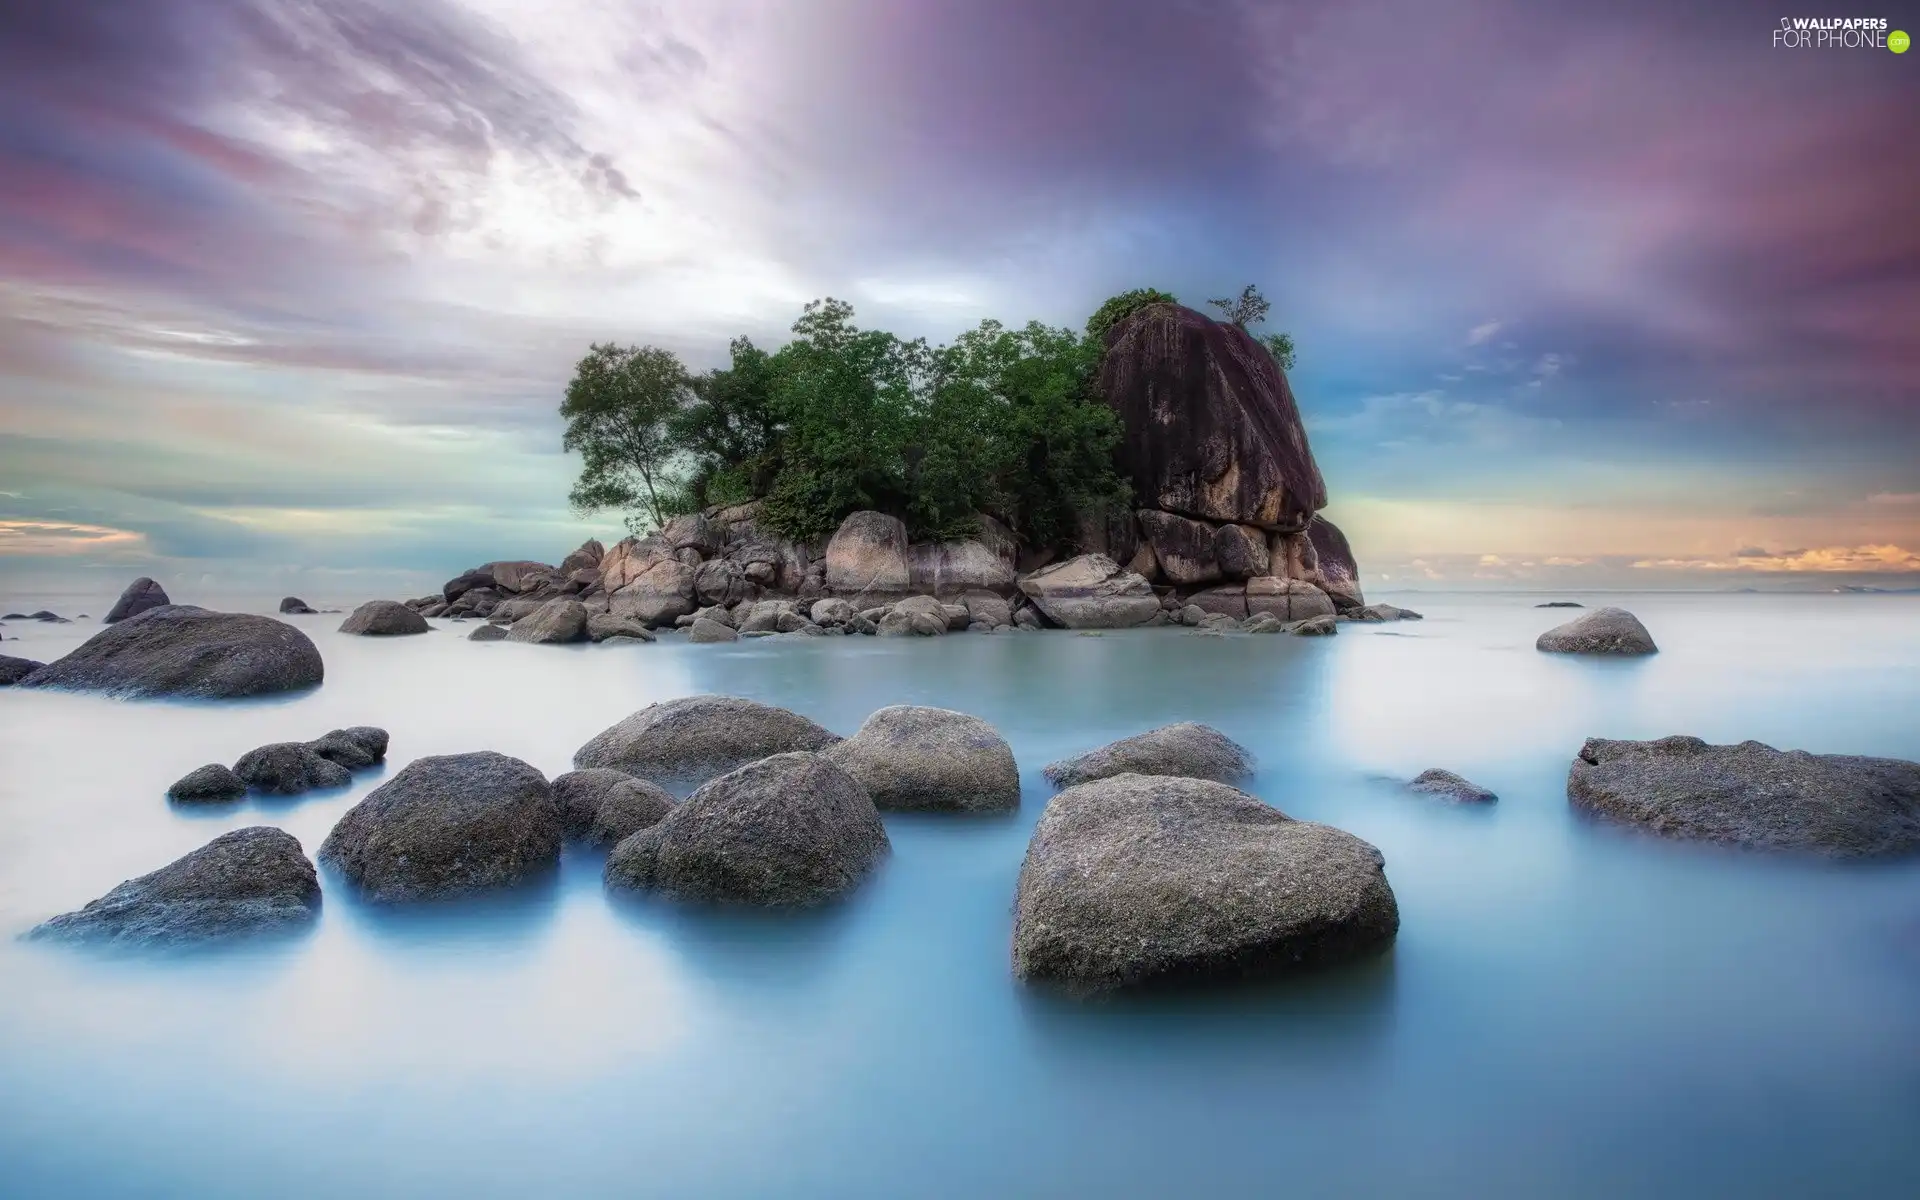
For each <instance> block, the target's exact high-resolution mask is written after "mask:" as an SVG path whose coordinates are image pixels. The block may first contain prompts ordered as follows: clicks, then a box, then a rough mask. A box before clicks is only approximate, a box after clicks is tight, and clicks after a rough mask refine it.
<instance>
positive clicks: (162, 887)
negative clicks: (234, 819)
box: [28, 825, 320, 946]
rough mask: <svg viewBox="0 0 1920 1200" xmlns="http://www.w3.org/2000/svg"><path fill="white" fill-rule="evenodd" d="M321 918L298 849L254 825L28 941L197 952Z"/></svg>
mask: <svg viewBox="0 0 1920 1200" xmlns="http://www.w3.org/2000/svg"><path fill="white" fill-rule="evenodd" d="M319 911H320V880H319V877H318V876H317V875H316V874H315V873H314V869H313V864H312V863H310V862H308V861H307V856H306V854H305V853H304V852H302V850H301V849H300V842H299V841H298V839H296V838H295V837H294V836H293V835H292V834H290V833H287V832H285V831H284V830H279V829H272V828H269V827H267V826H264V825H256V826H253V827H251V828H248V829H236V830H234V831H233V832H232V833H223V834H221V835H220V836H219V837H217V838H215V839H213V840H212V841H211V842H208V843H207V844H206V845H204V846H202V847H200V849H198V850H195V851H193V852H192V853H191V854H187V855H185V856H183V857H181V858H178V859H175V860H174V861H173V862H171V863H168V864H167V865H166V866H164V867H161V868H160V869H159V870H158V871H155V872H153V873H152V874H150V875H142V876H140V877H139V878H138V879H129V880H127V881H126V882H125V883H123V884H121V885H120V886H119V887H116V888H114V889H113V890H112V891H110V892H108V893H107V894H106V895H104V896H102V897H100V898H99V899H98V900H95V901H94V902H93V903H91V904H89V905H87V906H86V907H85V908H82V909H80V910H79V911H78V912H70V913H64V914H62V915H60V916H57V917H55V918H53V919H52V920H50V921H48V922H46V923H45V924H43V925H40V926H37V927H35V928H34V929H33V931H32V932H31V933H30V934H29V935H28V936H29V937H34V938H45V939H49V940H57V941H69V942H92V943H105V944H110V945H155V946H166V945H191V944H195V943H203V942H210V941H217V940H220V939H224V938H234V937H243V936H247V935H253V934H263V933H275V932H285V931H289V930H293V929H297V928H299V927H301V926H304V925H306V924H308V923H309V922H311V921H312V920H313V918H314V916H315V915H316V914H317V913H318V912H319Z"/></svg>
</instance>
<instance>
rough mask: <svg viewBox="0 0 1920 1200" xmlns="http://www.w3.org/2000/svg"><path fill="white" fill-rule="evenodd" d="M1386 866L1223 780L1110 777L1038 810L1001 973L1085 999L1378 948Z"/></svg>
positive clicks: (1385, 942)
mask: <svg viewBox="0 0 1920 1200" xmlns="http://www.w3.org/2000/svg"><path fill="white" fill-rule="evenodd" d="M1384 866H1385V860H1384V859H1383V857H1382V856H1381V854H1380V851H1379V850H1378V849H1376V848H1375V847H1373V846H1372V845H1369V844H1368V843H1367V842H1364V841H1362V840H1361V839H1359V838H1357V837H1355V836H1353V835H1352V834H1350V833H1346V832H1343V831H1341V830H1338V829H1335V828H1333V827H1331V826H1328V825H1319V824H1315V823H1313V822H1310V821H1296V820H1294V819H1293V818H1291V817H1289V816H1287V815H1286V814H1285V813H1283V812H1281V811H1280V810H1278V809H1276V808H1272V807H1270V806H1268V805H1266V804H1264V803H1262V802H1261V801H1259V800H1257V799H1255V798H1254V797H1252V796H1249V795H1247V794H1246V793H1244V792H1241V791H1239V790H1237V789H1235V788H1231V787H1228V786H1227V785H1225V784H1221V783H1215V782H1212V781H1210V780H1202V779H1181V778H1168V777H1163V776H1147V775H1119V776H1115V777H1113V778H1110V779H1101V780H1096V781H1094V782H1092V783H1085V784H1081V785H1079V786H1077V787H1072V788H1069V789H1067V790H1066V791H1064V792H1061V793H1060V794H1059V795H1058V796H1055V797H1054V798H1053V800H1052V801H1051V802H1050V803H1049V804H1048V805H1047V810H1046V812H1045V813H1044V814H1043V815H1042V816H1041V818H1040V823H1039V825H1038V826H1037V827H1036V828H1035V829H1034V832H1033V839H1032V841H1030V842H1029V843H1028V845H1027V855H1026V860H1025V861H1024V862H1023V863H1022V864H1021V867H1020V882H1019V885H1018V889H1017V891H1016V895H1015V903H1014V932H1013V970H1014V974H1015V975H1016V976H1018V977H1019V978H1021V979H1025V980H1031V981H1043V982H1048V983H1053V984H1057V985H1059V986H1062V987H1064V988H1066V989H1069V990H1073V991H1082V992H1099V991H1106V990H1110V989H1116V988H1128V987H1137V986H1142V985H1152V984H1160V983H1187V982H1198V981H1212V980H1239V979H1245V978H1254V977H1263V976H1271V975H1276V974H1285V973H1289V972H1292V971H1295V970H1299V969H1302V968H1308V967H1314V966H1320V965H1324V964H1328V963H1334V962H1340V961H1344V960H1349V959H1354V958H1359V957H1362V956H1365V955H1370V954H1376V953H1379V952H1381V951H1383V950H1385V949H1386V948H1387V946H1389V945H1390V944H1391V943H1392V941H1393V939H1394V937H1395V935H1396V934H1397V933H1398V932H1399V928H1400V911H1399V906H1398V904H1397V902H1396V901H1395V899H1394V895H1393V889H1392V888H1391V887H1389V886H1388V884H1387V879H1386V874H1385V871H1384Z"/></svg>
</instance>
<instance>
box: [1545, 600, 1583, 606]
mask: <svg viewBox="0 0 1920 1200" xmlns="http://www.w3.org/2000/svg"><path fill="white" fill-rule="evenodd" d="M1534 607H1535V608H1585V607H1586V605H1584V604H1582V603H1580V602H1579V601H1578V600H1549V601H1547V602H1546V603H1545V604H1536V605H1534Z"/></svg>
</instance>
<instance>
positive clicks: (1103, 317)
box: [1087, 288, 1180, 346]
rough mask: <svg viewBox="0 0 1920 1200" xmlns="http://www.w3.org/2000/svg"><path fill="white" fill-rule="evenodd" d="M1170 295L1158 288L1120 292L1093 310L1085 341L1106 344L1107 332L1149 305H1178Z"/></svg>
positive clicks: (1088, 320)
mask: <svg viewBox="0 0 1920 1200" xmlns="http://www.w3.org/2000/svg"><path fill="white" fill-rule="evenodd" d="M1178 303H1180V301H1179V300H1178V299H1176V298H1175V297H1174V296H1173V294H1172V293H1170V292H1163V291H1161V290H1160V289H1159V288H1134V289H1133V290H1132V291H1130V292H1121V293H1120V294H1119V295H1117V296H1113V297H1110V298H1108V300H1107V302H1106V303H1105V304H1102V305H1101V306H1100V307H1099V308H1096V309H1094V310H1093V315H1092V316H1091V317H1088V318H1087V340H1088V341H1090V342H1092V343H1093V344H1094V345H1095V346H1105V345H1106V344H1107V331H1108V330H1110V329H1112V328H1113V327H1114V326H1115V325H1118V324H1119V323H1120V322H1122V321H1124V320H1126V319H1127V318H1128V317H1130V316H1132V315H1133V314H1134V313H1136V312H1139V311H1140V310H1141V309H1143V308H1145V307H1146V306H1147V305H1149V304H1178Z"/></svg>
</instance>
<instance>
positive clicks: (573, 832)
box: [553, 767, 674, 846]
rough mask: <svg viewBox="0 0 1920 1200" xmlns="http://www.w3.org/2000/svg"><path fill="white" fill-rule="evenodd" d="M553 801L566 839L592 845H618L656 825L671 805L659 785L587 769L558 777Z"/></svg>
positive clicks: (607, 770)
mask: <svg viewBox="0 0 1920 1200" xmlns="http://www.w3.org/2000/svg"><path fill="white" fill-rule="evenodd" d="M553 802H554V804H555V805H557V806H558V807H559V809H560V825H561V828H562V830H563V831H564V832H565V833H566V836H568V837H570V838H576V839H579V840H581V841H584V842H586V843H587V844H588V845H591V846H615V845H618V844H619V843H620V842H622V841H624V840H626V839H627V838H628V837H631V836H632V835H633V834H635V833H638V832H639V831H640V830H642V829H645V828H647V827H648V826H650V825H653V824H654V823H656V822H658V821H659V820H660V818H662V817H664V816H666V815H667V813H668V811H669V810H671V809H672V808H673V803H674V801H673V797H672V796H671V795H670V794H668V792H667V790H666V789H665V788H663V787H660V786H659V785H658V784H653V783H648V782H647V781H646V780H644V779H637V778H635V777H634V776H632V775H629V774H627V773H626V772H625V771H615V770H613V769H612V768H610V767H589V768H588V769H587V770H584V771H568V772H567V773H566V774H565V775H560V776H557V777H556V778H555V779H554V781H553Z"/></svg>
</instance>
